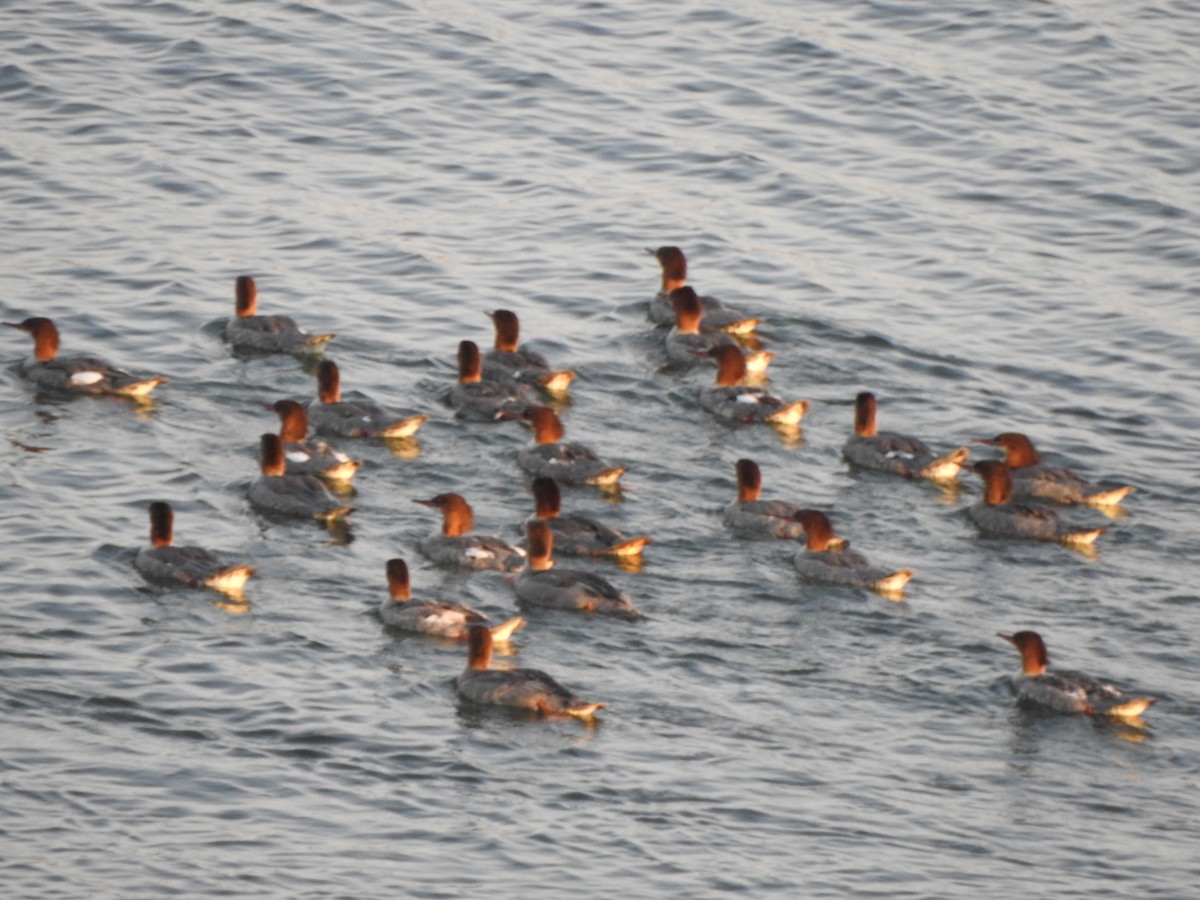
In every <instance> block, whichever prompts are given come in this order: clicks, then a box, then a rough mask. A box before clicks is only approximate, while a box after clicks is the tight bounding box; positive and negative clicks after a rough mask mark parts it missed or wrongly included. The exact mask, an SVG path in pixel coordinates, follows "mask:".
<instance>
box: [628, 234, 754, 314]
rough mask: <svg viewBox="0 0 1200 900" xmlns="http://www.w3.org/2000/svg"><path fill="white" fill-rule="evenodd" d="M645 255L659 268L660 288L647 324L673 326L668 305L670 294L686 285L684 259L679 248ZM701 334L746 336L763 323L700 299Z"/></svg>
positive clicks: (709, 299)
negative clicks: (715, 333) (655, 261)
mask: <svg viewBox="0 0 1200 900" xmlns="http://www.w3.org/2000/svg"><path fill="white" fill-rule="evenodd" d="M646 252H647V253H649V254H650V255H651V256H653V257H654V258H655V259H657V260H658V264H659V266H661V267H662V286H661V288H660V289H659V292H658V293H657V294H655V295H654V297H653V298H652V299H651V300H650V321H652V322H653V323H654V324H655V325H672V324H674V322H675V308H674V306H672V304H671V292H672V291H674V290H675V289H677V288H681V287H684V286H686V285H687V258H686V257H684V255H683V251H682V250H680V249H679V248H678V247H659V248H658V249H657V250H651V249H649V248H647V250H646ZM699 300H700V306H701V313H702V317H701V320H700V327H701V329H702V330H703V331H723V332H725V333H727V334H749V333H750V332H752V331H754V329H755V328H757V327H758V326H759V324H760V323H761V322H762V319H755V318H752V317H750V316H745V315H742V313H740V312H738V311H737V310H734V309H730V308H729V307H727V306H726V305H725V304H724V303H722V302H721V301H720V300H718V299H717V298H716V297H700V298H699Z"/></svg>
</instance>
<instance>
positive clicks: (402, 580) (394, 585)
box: [387, 559, 412, 603]
mask: <svg viewBox="0 0 1200 900" xmlns="http://www.w3.org/2000/svg"><path fill="white" fill-rule="evenodd" d="M387 582H388V596H390V597H391V598H392V599H393V600H395V601H396V602H397V603H404V602H406V601H408V600H410V599H412V587H411V585H410V584H409V580H408V563H406V562H405V561H404V560H402V559H389V560H388V561H387Z"/></svg>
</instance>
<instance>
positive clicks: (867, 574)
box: [792, 509, 913, 598]
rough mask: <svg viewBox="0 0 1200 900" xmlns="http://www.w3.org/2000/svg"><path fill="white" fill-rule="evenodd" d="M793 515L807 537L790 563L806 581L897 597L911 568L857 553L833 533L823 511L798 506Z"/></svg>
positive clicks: (843, 539) (847, 542)
mask: <svg viewBox="0 0 1200 900" xmlns="http://www.w3.org/2000/svg"><path fill="white" fill-rule="evenodd" d="M796 518H797V519H798V520H799V521H800V522H802V523H803V524H804V527H805V531H806V534H807V539H806V542H805V543H806V546H805V547H803V548H802V549H800V550H799V551H797V553H796V555H795V557H794V558H793V559H792V564H793V565H794V566H795V567H796V572H797V573H798V574H799V575H800V577H801V578H803V579H805V580H806V581H816V582H820V583H822V584H835V585H839V586H842V587H855V588H868V589H870V590H873V591H878V592H879V593H881V594H884V595H885V596H891V597H895V598H899V597H900V596H901V591H903V590H904V585H906V584H908V582H909V580H910V579H911V578H912V577H913V570H912V569H898V570H891V569H883V568H880V567H879V566H873V565H871V564H870V563H869V562H867V558H866V557H865V556H863V555H862V554H861V553H855V552H854V551H853V550H850V549H849V548H850V542H849V541H848V540H846V539H845V538H841V537H838V536H837V535H835V534H834V533H833V526H832V525H831V524H830V522H829V518H828V516H826V515H825V513H823V512H819V511H818V510H815V509H802V510H799V511H797V513H796Z"/></svg>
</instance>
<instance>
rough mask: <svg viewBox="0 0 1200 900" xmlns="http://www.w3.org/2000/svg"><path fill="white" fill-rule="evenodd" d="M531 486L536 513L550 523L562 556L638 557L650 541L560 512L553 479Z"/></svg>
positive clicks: (545, 479) (542, 479) (538, 479)
mask: <svg viewBox="0 0 1200 900" xmlns="http://www.w3.org/2000/svg"><path fill="white" fill-rule="evenodd" d="M532 488H533V499H534V503H535V504H536V506H537V512H536V516H537V518H538V519H540V520H541V521H543V522H545V523H546V524H547V525H549V526H550V530H551V531H552V532H553V533H554V546H555V547H556V548H557V549H558V552H559V553H561V554H563V555H564V556H626V557H628V556H639V555H640V554H641V552H642V548H643V547H645V546H646V545H647V544H648V543H650V538H648V537H634V538H628V537H626V536H625V535H623V534H622V533H621V532H619V531H614V530H613V529H611V528H609V527H607V526H606V525H602V524H601V523H600V522H597V521H596V520H595V519H592V518H590V517H588V516H585V515H582V514H580V513H567V514H566V515H563V514H562V512H561V509H562V494H561V492H560V491H559V490H558V484H557V482H555V480H554V479H553V478H546V477H544V476H541V477H538V478H535V479H533V485H532ZM530 521H533V520H530ZM526 524H527V525H528V523H526Z"/></svg>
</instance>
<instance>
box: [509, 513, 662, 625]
mask: <svg viewBox="0 0 1200 900" xmlns="http://www.w3.org/2000/svg"><path fill="white" fill-rule="evenodd" d="M525 532H526V543H527V544H528V550H527V552H528V554H529V555H528V558H527V559H526V561H525V568H523V569H522V570H521V571H520V573H519V574H518V575H517V578H516V581H515V582H514V583H513V586H514V587H515V588H516V591H517V602H518V603H519V604H520V605H521V606H522V608H525V609H560V610H567V611H570V612H581V613H588V614H593V615H598V616H611V617H613V618H618V619H640V618H641V617H642V614H641V613H640V612H638V610H637V607H635V606H634V605H633V601H632V600H630V599H629V595H628V594H625V593H624V592H622V591H619V590H617V588H615V587H614V586H613V585H612V584H611V583H610V582H609V581H608V580H607V579H605V578H601V577H600V576H599V575H596V574H593V573H592V572H583V571H580V570H578V569H558V568H555V564H554V560H553V559H552V557H551V554H552V551H553V549H554V533H553V532H552V531H551V530H550V526H549V525H547V524H546V523H545V522H542V521H534V522H529V523H527V524H526V525H525Z"/></svg>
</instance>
